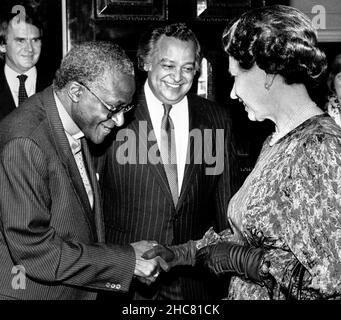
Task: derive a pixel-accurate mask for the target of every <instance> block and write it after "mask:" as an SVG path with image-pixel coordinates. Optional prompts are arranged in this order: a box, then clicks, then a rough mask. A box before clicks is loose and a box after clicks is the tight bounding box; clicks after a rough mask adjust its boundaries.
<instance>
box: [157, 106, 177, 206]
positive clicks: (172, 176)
mask: <svg viewBox="0 0 341 320" xmlns="http://www.w3.org/2000/svg"><path fill="white" fill-rule="evenodd" d="M163 107H164V114H163V117H162V120H161V150H160V151H161V158H162V162H163V165H164V169H165V172H166V176H167V179H168V184H169V188H170V190H171V193H172V198H173V202H174V206H175V207H176V205H177V203H178V170H177V164H176V145H175V134H174V124H173V121H172V119H171V118H170V116H169V112H170V110H171V108H172V106H171V105H169V104H164V105H163Z"/></svg>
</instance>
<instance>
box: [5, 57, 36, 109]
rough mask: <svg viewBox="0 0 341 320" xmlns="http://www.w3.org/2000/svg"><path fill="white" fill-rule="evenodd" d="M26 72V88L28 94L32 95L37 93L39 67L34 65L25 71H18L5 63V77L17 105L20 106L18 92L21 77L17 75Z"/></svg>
mask: <svg viewBox="0 0 341 320" xmlns="http://www.w3.org/2000/svg"><path fill="white" fill-rule="evenodd" d="M21 74H25V75H27V79H26V81H25V88H26V92H27V96H28V97H30V96H32V95H33V94H35V93H36V83H37V68H36V67H33V68H31V69H30V70H28V71H27V72H25V73H18V72H16V71H14V70H13V69H11V68H10V67H9V66H8V65H7V64H5V77H6V80H7V83H8V86H9V88H10V89H11V93H12V96H13V99H14V103H15V105H16V106H17V107H18V93H19V79H18V78H17V76H19V75H21Z"/></svg>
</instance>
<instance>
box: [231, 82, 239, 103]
mask: <svg viewBox="0 0 341 320" xmlns="http://www.w3.org/2000/svg"><path fill="white" fill-rule="evenodd" d="M230 98H231V99H238V96H237V94H236V86H235V82H233V87H232V89H231V92H230Z"/></svg>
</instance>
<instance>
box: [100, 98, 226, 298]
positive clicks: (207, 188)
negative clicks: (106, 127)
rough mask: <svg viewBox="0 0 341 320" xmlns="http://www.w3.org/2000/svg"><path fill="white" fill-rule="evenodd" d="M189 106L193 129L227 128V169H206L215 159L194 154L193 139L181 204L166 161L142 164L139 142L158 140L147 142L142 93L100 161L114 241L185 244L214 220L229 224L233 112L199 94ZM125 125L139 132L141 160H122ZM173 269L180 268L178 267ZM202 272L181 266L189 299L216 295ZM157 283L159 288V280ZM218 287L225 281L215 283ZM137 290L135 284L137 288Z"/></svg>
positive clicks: (109, 236) (110, 235)
mask: <svg viewBox="0 0 341 320" xmlns="http://www.w3.org/2000/svg"><path fill="white" fill-rule="evenodd" d="M188 107H189V130H190V131H191V130H192V129H197V130H199V131H200V132H201V133H202V134H203V133H204V130H206V129H213V135H215V133H216V131H215V129H224V138H225V147H224V145H220V146H218V148H220V151H222V150H223V154H222V155H223V157H224V158H223V161H224V172H223V173H222V174H219V175H207V174H206V173H205V170H206V168H207V167H209V165H208V164H207V163H205V160H204V155H203V153H202V154H195V155H194V152H193V151H194V150H195V148H194V147H193V144H194V140H191V143H190V154H188V155H187V156H189V159H190V161H189V163H187V164H186V166H185V172H184V177H183V183H182V189H181V193H180V197H179V201H178V204H177V207H176V208H175V207H174V205H173V201H172V195H171V192H170V189H169V186H168V182H167V178H166V174H165V171H164V168H163V165H162V164H160V163H159V164H151V163H149V162H148V161H147V163H146V164H139V156H140V159H141V157H142V153H143V152H140V151H141V149H140V150H139V148H141V147H142V149H144V150H146V149H147V150H151V149H152V148H153V146H154V147H155V144H156V142H155V141H148V142H147V145H146V144H145V142H144V141H145V139H144V138H142V137H147V136H148V134H149V133H150V131H151V130H152V129H153V128H152V124H151V119H150V116H149V112H148V109H147V106H146V100H145V96H144V94H140V95H139V96H138V105H137V107H136V109H135V112H134V114H133V117H134V119H132V121H129V119H127V121H126V123H127V125H126V127H125V128H122V129H121V130H120V131H119V132H120V133H118V134H117V135H116V139H114V142H113V144H112V145H111V146H110V148H109V149H108V151H107V153H106V156H105V157H104V161H102V162H100V166H101V169H100V171H101V172H102V174H101V179H100V183H101V188H102V194H103V208H104V216H105V226H106V239H107V241H108V242H110V243H120V244H124V243H130V242H132V241H138V240H141V239H150V240H156V241H158V242H159V243H161V244H179V243H184V242H186V241H188V240H190V239H200V238H201V237H202V236H203V235H204V233H205V231H207V229H208V228H209V227H210V226H215V228H216V230H217V229H218V230H219V229H223V228H225V227H226V220H225V213H226V210H227V204H228V201H229V199H230V197H231V189H230V162H231V159H232V153H230V150H231V149H230V145H231V137H230V123H229V117H228V115H227V112H226V111H225V110H224V109H222V108H220V107H219V106H217V105H216V104H215V103H213V102H210V101H209V100H206V99H203V98H200V97H198V96H195V95H194V96H188ZM143 121H144V122H143ZM145 121H146V122H145ZM141 124H142V126H141ZM143 124H146V125H143ZM141 128H142V129H141ZM145 129H146V130H145ZM122 130H123V132H124V130H126V132H127V136H128V135H131V133H135V135H136V139H137V141H136V149H137V164H132V163H129V164H125V165H122V164H120V163H118V161H117V155H118V154H119V153H120V152H121V148H122V146H123V144H124V143H126V141H118V139H117V137H118V136H119V135H120V134H122ZM124 135H125V134H124V133H123V136H124ZM142 140H143V141H142ZM203 141H204V139H203ZM202 147H203V145H202ZM199 149H200V148H199ZM196 150H197V151H198V149H196ZM202 150H204V148H203V149H202ZM213 150H214V151H213V152H214V153H215V152H216V151H217V150H215V144H214V143H213ZM195 157H196V161H194V159H195ZM198 157H199V159H198ZM142 161H143V160H142ZM200 162H202V163H201V164H200ZM171 272H174V273H175V272H176V271H175V270H174V269H173V270H172V271H171ZM202 272H203V270H199V269H197V270H195V269H194V268H190V267H188V268H185V267H184V268H182V270H181V271H180V268H179V276H180V275H182V276H183V277H182V278H181V281H182V282H181V283H182V284H181V286H182V291H183V292H182V294H183V297H184V298H185V299H210V298H212V297H214V296H213V295H212V294H211V293H210V292H209V290H208V287H209V285H208V282H211V283H213V282H214V281H213V280H212V279H211V278H210V277H208V276H207V275H204V273H202ZM176 277H178V276H176ZM206 277H207V281H206V283H205V280H204V279H205V278H206ZM215 284H217V283H215ZM153 287H154V288H157V284H156V285H154V286H153ZM218 287H219V285H217V286H216V287H215V289H217V288H218ZM133 290H134V286H132V288H131V293H132V291H133ZM138 290H140V289H138ZM143 290H144V289H142V291H143ZM155 290H156V289H155ZM150 291H151V289H150V288H148V296H151V295H153V294H151V293H150ZM146 296H147V294H146V295H144V293H143V292H140V293H139V294H138V295H137V296H135V297H141V299H143V298H144V297H146Z"/></svg>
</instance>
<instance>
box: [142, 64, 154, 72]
mask: <svg viewBox="0 0 341 320" xmlns="http://www.w3.org/2000/svg"><path fill="white" fill-rule="evenodd" d="M151 69H152V64H151V63H149V62H148V63H145V64H144V66H143V70H144V71H147V72H148V71H150V70H151Z"/></svg>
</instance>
